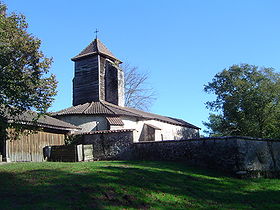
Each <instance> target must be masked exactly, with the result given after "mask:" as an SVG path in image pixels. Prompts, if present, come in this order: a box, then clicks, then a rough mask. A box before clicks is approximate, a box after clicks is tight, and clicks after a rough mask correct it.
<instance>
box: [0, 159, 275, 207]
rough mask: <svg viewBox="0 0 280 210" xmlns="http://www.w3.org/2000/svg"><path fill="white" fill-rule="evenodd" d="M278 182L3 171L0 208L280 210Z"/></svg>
mask: <svg viewBox="0 0 280 210" xmlns="http://www.w3.org/2000/svg"><path fill="white" fill-rule="evenodd" d="M279 190H280V181H279V180H278V179H248V180H240V179H235V178H231V177H227V176H224V175H222V174H218V173H216V172H214V171H206V170H201V169H197V168H192V167H188V166H185V165H184V164H183V163H171V162H124V161H108V162H88V163H12V164H5V165H0V199H1V200H0V208H1V209H3V208H5V209H7V208H9V209H10V208H20V209H23V208H26V209H39V208H40V209H42V208H43V209H45V208H56V209H70V208H75V209H77V208H94V209H98V208H111V209H119V208H164V209H168V208H170V209H171V208H176V209H185V208H219V209H232V208H234V209H236V208H238V209H242V208H243V209H244V208H260V209H265V208H267V209H272V208H280V191H279Z"/></svg>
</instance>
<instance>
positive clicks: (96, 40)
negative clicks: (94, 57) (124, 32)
mask: <svg viewBox="0 0 280 210" xmlns="http://www.w3.org/2000/svg"><path fill="white" fill-rule="evenodd" d="M94 41H95V45H96V52H97V54H99V53H100V50H99V46H98V42H99V39H97V38H96V39H95V40H94ZM94 41H93V42H94Z"/></svg>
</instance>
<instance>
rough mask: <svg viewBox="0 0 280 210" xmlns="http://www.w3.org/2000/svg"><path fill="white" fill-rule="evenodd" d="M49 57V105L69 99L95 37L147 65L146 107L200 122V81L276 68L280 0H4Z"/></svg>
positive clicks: (60, 104)
mask: <svg viewBox="0 0 280 210" xmlns="http://www.w3.org/2000/svg"><path fill="white" fill-rule="evenodd" d="M4 3H6V4H7V6H8V9H9V10H8V11H9V12H11V11H15V12H20V13H23V14H24V15H25V16H26V17H27V21H28V23H29V31H30V32H31V33H33V34H34V35H35V36H37V37H38V38H39V39H41V40H42V51H43V52H44V53H45V54H46V55H47V56H49V57H53V60H54V63H53V65H52V67H51V72H52V73H54V74H55V75H56V76H57V80H58V81H59V84H58V95H57V97H56V100H55V103H54V104H53V106H52V108H51V111H56V110H60V109H63V108H66V107H69V106H71V105H72V104H71V103H72V78H73V62H72V61H71V60H70V58H72V57H73V56H75V55H76V54H78V53H79V52H80V51H81V50H82V49H83V48H85V47H86V46H87V45H88V44H89V43H90V42H91V41H92V40H93V39H94V37H95V34H94V31H95V29H96V28H98V30H99V31H100V32H99V34H98V37H99V38H100V40H101V41H102V42H103V43H104V44H105V45H106V46H107V47H108V48H109V49H110V50H111V51H112V52H113V53H114V55H115V56H116V57H117V58H119V59H120V60H122V61H124V62H125V63H129V64H130V65H132V66H137V67H138V68H139V70H140V71H144V72H145V71H148V72H150V79H149V83H151V85H152V86H153V87H154V89H155V90H156V92H157V95H158V98H157V101H156V102H155V103H154V105H153V107H152V108H151V112H154V113H157V114H161V115H167V116H172V117H177V118H181V119H184V120H186V121H188V122H190V123H192V124H195V125H197V126H199V127H201V128H202V129H204V127H203V125H202V121H207V118H208V114H209V111H208V110H207V109H206V108H205V104H204V103H205V102H206V101H208V100H211V99H213V96H210V95H208V94H206V93H204V92H203V85H204V84H206V83H207V82H210V81H211V80H212V78H213V77H214V75H215V74H216V73H218V72H220V71H221V70H223V69H224V68H228V67H229V66H231V65H233V64H240V63H249V64H254V65H259V66H265V67H273V68H275V69H276V70H277V71H279V69H280V62H279V57H280V27H279V26H280V24H279V23H280V12H279V11H280V10H279V9H280V1H276V0H275V1H273V0H192V1H191V0H173V1H171V0H169V1H165V0H149V1H148V0H142V1H136V0H135V1H131V0H118V1H115V0H107V1H95V0H80V1H71V0H67V1H66V0H48V1H38V0H24V1H22V0H4Z"/></svg>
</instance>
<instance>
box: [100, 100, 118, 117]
mask: <svg viewBox="0 0 280 210" xmlns="http://www.w3.org/2000/svg"><path fill="white" fill-rule="evenodd" d="M100 103H101V104H102V105H103V106H104V107H106V109H109V110H110V111H111V112H113V113H114V114H116V115H118V114H117V113H116V112H114V111H113V110H112V109H110V108H108V107H107V106H106V105H105V104H104V101H103V100H100Z"/></svg>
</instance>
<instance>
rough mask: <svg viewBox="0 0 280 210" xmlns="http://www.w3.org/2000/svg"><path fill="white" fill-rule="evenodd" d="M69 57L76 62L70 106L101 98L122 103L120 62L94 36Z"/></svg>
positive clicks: (119, 104) (120, 104) (122, 78)
mask: <svg viewBox="0 0 280 210" xmlns="http://www.w3.org/2000/svg"><path fill="white" fill-rule="evenodd" d="M71 60H72V61H74V63H75V67H74V68H75V73H74V79H73V106H76V105H79V104H84V103H87V102H92V101H100V100H104V101H107V102H109V103H112V104H115V105H118V106H124V73H123V71H122V69H121V68H120V66H119V65H120V64H121V63H122V62H121V61H120V60H119V59H117V58H116V57H115V56H114V55H113V54H112V53H111V52H110V51H109V50H108V49H107V48H106V46H105V45H104V44H103V43H102V42H101V41H100V40H99V39H98V38H97V37H96V39H94V40H93V41H92V42H91V43H90V44H89V45H88V46H87V47H86V48H85V49H84V50H82V52H81V53H80V54H78V55H77V56H75V57H74V58H72V59H71Z"/></svg>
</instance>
